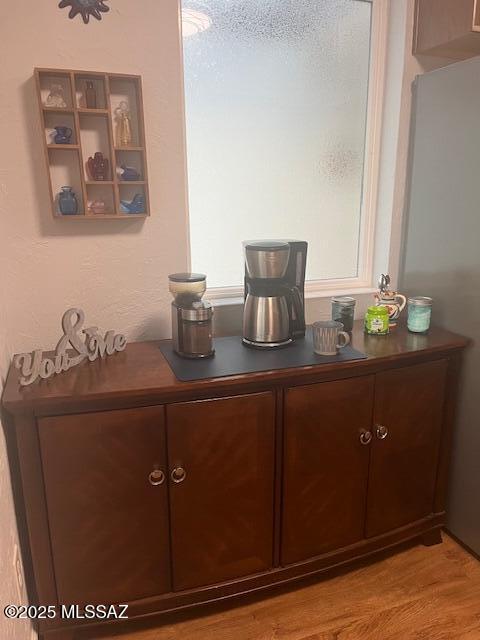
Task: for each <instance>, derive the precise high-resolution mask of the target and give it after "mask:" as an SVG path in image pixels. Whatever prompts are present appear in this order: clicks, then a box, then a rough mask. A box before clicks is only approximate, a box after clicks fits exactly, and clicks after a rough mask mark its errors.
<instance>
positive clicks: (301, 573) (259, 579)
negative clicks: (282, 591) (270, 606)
mask: <svg viewBox="0 0 480 640" xmlns="http://www.w3.org/2000/svg"><path fill="white" fill-rule="evenodd" d="M444 525H445V513H435V514H432V515H431V516H428V517H427V518H424V519H422V520H418V521H416V522H414V523H411V524H409V525H407V526H404V527H401V528H399V529H395V530H394V531H390V532H388V533H385V534H382V535H380V536H376V537H375V538H369V539H365V540H362V541H360V542H357V543H355V544H353V545H350V546H348V547H344V548H342V549H337V550H335V551H331V552H329V553H326V554H324V555H321V556H317V557H315V558H310V559H308V560H305V561H302V562H298V563H296V564H293V565H289V566H285V567H276V568H274V569H271V570H270V571H267V572H264V573H260V574H256V575H252V576H247V577H243V578H238V579H236V580H232V581H230V582H224V583H221V584H216V585H209V586H206V587H201V588H196V589H191V590H189V591H182V592H178V593H168V594H164V595H162V596H156V597H153V598H146V599H144V600H137V601H135V602H131V603H129V611H128V615H129V622H128V623H127V624H125V623H123V624H122V625H121V626H122V627H125V628H130V627H131V626H133V625H134V623H135V620H144V621H145V620H151V622H152V625H153V624H155V623H157V624H158V623H161V617H162V616H164V615H165V614H167V613H168V614H172V613H174V612H180V611H185V610H188V609H193V608H195V607H201V606H205V605H208V604H213V603H221V602H225V601H228V600H230V599H233V598H239V597H241V596H246V595H250V594H255V593H260V592H263V591H267V590H269V589H274V588H275V587H279V586H284V585H288V584H290V583H295V582H298V581H300V580H302V579H306V578H311V577H314V576H316V575H318V576H320V575H322V574H324V573H326V572H327V571H331V570H333V569H338V568H341V567H343V566H345V565H348V564H349V563H352V562H355V561H357V560H362V559H366V558H369V557H373V556H374V555H375V554H378V553H380V552H382V551H387V550H389V549H393V548H395V547H396V546H398V545H401V544H402V543H404V542H407V541H409V540H414V539H415V538H419V539H420V541H422V540H423V539H424V538H425V539H435V540H438V537H439V535H440V529H441V528H442V527H443V526H444ZM437 532H438V533H437ZM427 534H428V535H427ZM430 534H431V535H430ZM170 621H171V620H169V622H170ZM49 622H50V621H45V626H44V625H43V624H41V625H40V630H41V631H42V633H43V638H44V639H45V640H56V638H58V635H57V634H58V631H59V627H58V625H57V626H54V624H51V623H50V624H49ZM51 622H53V623H55V621H51ZM113 624H115V625H117V626H118V625H119V623H118V622H115V621H108V622H103V623H99V622H96V623H92V622H87V623H82V622H77V623H76V624H75V626H72V625H70V626H69V627H63V629H64V630H65V631H67V630H69V629H71V630H73V629H79V628H80V627H82V628H86V627H89V628H90V629H94V628H103V629H105V627H106V626H107V625H110V626H111V625H113Z"/></svg>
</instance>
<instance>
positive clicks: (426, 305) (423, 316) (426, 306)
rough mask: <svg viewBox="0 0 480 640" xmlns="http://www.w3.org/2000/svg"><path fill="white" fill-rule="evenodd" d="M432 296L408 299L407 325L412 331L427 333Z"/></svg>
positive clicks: (430, 315)
mask: <svg viewBox="0 0 480 640" xmlns="http://www.w3.org/2000/svg"><path fill="white" fill-rule="evenodd" d="M432 302H433V301H432V298H426V297H424V296H418V297H416V298H409V299H408V320H407V327H408V330H409V331H411V332H412V333H427V331H428V330H429V329H430V320H431V317H432Z"/></svg>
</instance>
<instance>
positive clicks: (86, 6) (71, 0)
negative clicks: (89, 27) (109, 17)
mask: <svg viewBox="0 0 480 640" xmlns="http://www.w3.org/2000/svg"><path fill="white" fill-rule="evenodd" d="M58 6H59V8H60V9H63V8H64V7H71V9H70V11H69V13H68V17H69V18H75V16H76V15H77V14H78V13H79V14H80V15H81V16H82V19H83V21H84V23H85V24H88V21H89V20H90V16H93V17H94V18H96V19H97V20H101V19H102V13H106V12H107V11H110V7H107V5H106V4H104V0H61V2H60V3H59V5H58Z"/></svg>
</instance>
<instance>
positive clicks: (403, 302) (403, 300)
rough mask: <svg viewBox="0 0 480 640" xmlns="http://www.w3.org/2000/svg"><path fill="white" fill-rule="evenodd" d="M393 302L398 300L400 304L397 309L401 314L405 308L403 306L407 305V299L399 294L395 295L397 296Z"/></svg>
mask: <svg viewBox="0 0 480 640" xmlns="http://www.w3.org/2000/svg"><path fill="white" fill-rule="evenodd" d="M395 300H400V301H401V304H400V307H399V313H400V312H402V311H403V310H404V308H405V305H406V304H407V299H406V297H405V296H402V294H401V293H397V295H396V296H395Z"/></svg>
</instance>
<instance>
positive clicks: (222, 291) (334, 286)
mask: <svg viewBox="0 0 480 640" xmlns="http://www.w3.org/2000/svg"><path fill="white" fill-rule="evenodd" d="M356 1H357V2H369V3H370V4H371V5H372V17H371V47H370V62H369V82H368V97H367V118H366V129H365V162H364V170H363V187H364V188H363V197H362V203H361V213H360V220H361V222H360V237H359V250H358V274H357V276H355V277H352V278H331V279H325V280H308V281H306V282H305V297H306V298H320V297H324V296H330V295H338V294H341V293H369V292H371V291H373V290H374V274H373V269H374V261H375V230H376V218H377V215H376V214H377V200H378V187H379V174H380V155H381V145H382V123H383V105H384V98H385V68H386V56H387V36H388V19H389V8H390V1H391V0H356ZM179 21H180V24H181V0H179ZM182 57H183V56H182ZM182 73H183V66H182ZM184 101H185V93H184ZM185 111H186V110H185V109H184V116H185ZM184 130H185V131H186V120H185V122H184ZM185 173H186V185H187V222H188V268H189V269H191V268H192V264H191V250H190V210H189V202H188V169H187V163H185ZM207 296H208V298H209V300H211V301H212V302H215V304H216V305H218V304H236V303H239V302H241V301H243V296H244V287H243V285H240V286H229V287H212V288H209V289H208V290H207Z"/></svg>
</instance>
